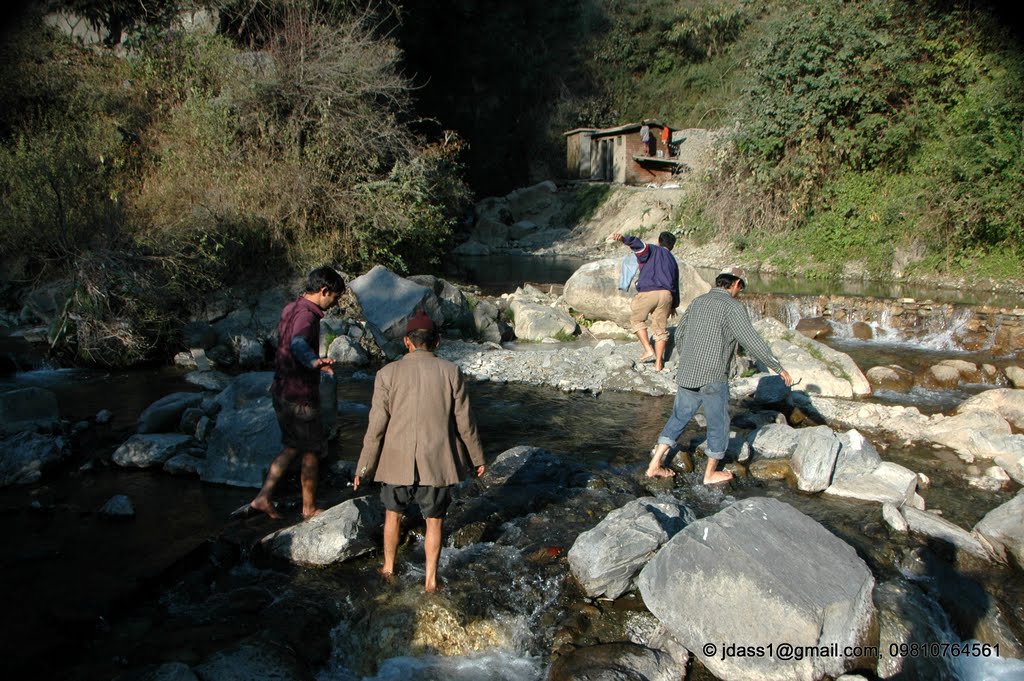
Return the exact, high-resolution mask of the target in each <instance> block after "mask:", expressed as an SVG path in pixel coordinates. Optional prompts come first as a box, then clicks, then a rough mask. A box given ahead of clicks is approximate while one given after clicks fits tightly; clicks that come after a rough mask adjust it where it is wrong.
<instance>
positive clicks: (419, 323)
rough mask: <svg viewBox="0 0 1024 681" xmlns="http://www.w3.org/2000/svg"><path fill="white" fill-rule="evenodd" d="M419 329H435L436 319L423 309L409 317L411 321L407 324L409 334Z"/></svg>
mask: <svg viewBox="0 0 1024 681" xmlns="http://www.w3.org/2000/svg"><path fill="white" fill-rule="evenodd" d="M417 329H426V330H427V331H433V330H434V321H433V320H432V319H431V318H430V317H428V316H427V313H426V312H424V311H423V310H417V311H416V314H414V315H413V316H411V317H409V321H408V323H407V324H406V325H405V332H406V333H407V334H409V333H412V332H413V331H416V330H417Z"/></svg>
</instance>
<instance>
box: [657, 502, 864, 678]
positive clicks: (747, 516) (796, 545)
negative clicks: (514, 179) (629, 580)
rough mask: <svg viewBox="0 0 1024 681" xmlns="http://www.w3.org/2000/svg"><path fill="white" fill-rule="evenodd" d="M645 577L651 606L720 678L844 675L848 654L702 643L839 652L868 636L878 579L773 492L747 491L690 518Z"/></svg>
mask: <svg viewBox="0 0 1024 681" xmlns="http://www.w3.org/2000/svg"><path fill="white" fill-rule="evenodd" d="M681 575H685V578H682V579H681V578H680V576H681ZM638 583H639V587H640V592H641V594H642V595H643V599H644V603H645V604H647V606H648V608H649V609H650V611H651V612H653V613H654V614H655V615H656V616H657V617H658V619H659V620H661V622H662V624H664V625H665V627H666V628H667V629H668V630H669V632H671V634H672V636H673V637H674V638H675V639H676V640H678V641H679V642H680V643H681V644H682V645H684V646H685V647H686V648H687V649H688V650H690V651H691V652H693V654H695V655H696V656H697V657H698V658H700V660H701V662H702V663H703V664H704V665H705V666H706V667H707V668H708V670H709V671H710V672H711V673H712V674H714V675H715V676H716V677H719V678H742V679H765V680H769V679H779V680H782V679H793V678H807V679H818V678H822V677H823V676H826V675H829V676H838V675H839V674H841V673H842V672H843V671H845V670H846V668H847V666H849V665H850V662H851V661H848V660H845V659H836V658H823V657H814V658H805V659H803V660H781V659H778V658H777V657H776V656H771V657H769V656H767V655H765V656H763V657H738V656H736V657H727V658H726V659H724V660H723V659H721V658H722V656H721V655H716V654H711V655H709V654H708V651H707V648H706V647H705V646H706V644H708V643H709V642H730V641H736V642H742V643H743V644H744V645H752V646H767V645H768V644H773V645H775V646H777V645H778V643H779V642H780V641H786V642H788V643H791V644H792V645H794V646H804V645H808V646H827V645H830V644H833V643H834V644H837V645H838V646H839V649H840V650H842V649H843V647H844V646H848V645H859V644H861V643H866V642H867V641H866V634H867V633H868V630H869V628H870V624H871V622H872V621H873V617H874V606H873V604H872V602H871V594H872V589H873V587H874V578H873V577H872V575H871V571H870V570H869V569H868V567H867V565H865V564H864V561H863V560H861V559H860V558H859V557H858V556H857V554H856V552H855V551H854V550H853V548H851V547H850V546H849V545H847V544H846V543H845V542H843V541H841V540H840V539H838V538H836V537H835V536H834V535H832V534H831V533H830V532H829V531H828V530H826V529H825V528H824V527H822V526H821V525H820V524H819V523H817V522H816V521H815V520H813V519H811V518H809V517H808V516H806V515H804V514H803V513H800V512H799V511H797V510H796V509H794V508H793V507H792V506H789V505H788V504H784V503H782V502H780V501H777V500H774V499H767V498H751V499H744V500H742V501H738V502H736V503H734V504H732V505H731V506H729V507H728V508H726V509H725V510H723V511H720V512H719V513H717V514H715V515H714V516H711V517H708V518H704V519H701V520H698V521H696V522H694V523H691V524H690V525H688V526H687V527H686V528H684V529H683V530H682V531H681V532H679V533H678V534H677V535H676V536H675V537H673V538H672V539H671V540H669V542H668V543H667V544H665V546H663V547H662V549H661V550H660V551H659V552H658V554H657V555H656V556H655V557H654V558H653V559H652V560H651V561H650V562H649V563H648V564H647V567H645V568H644V569H643V571H642V572H641V573H640V577H639V580H638ZM725 585H728V588H724V586H725ZM709 593H714V598H709V597H708V594H709Z"/></svg>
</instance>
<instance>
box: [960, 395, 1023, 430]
mask: <svg viewBox="0 0 1024 681" xmlns="http://www.w3.org/2000/svg"><path fill="white" fill-rule="evenodd" d="M972 411H977V412H982V413H986V412H988V413H991V412H994V413H996V414H999V415H1000V416H1002V417H1003V418H1004V419H1006V421H1007V423H1009V424H1010V425H1011V426H1012V427H1013V429H1014V430H1015V431H1017V432H1018V433H1020V432H1024V390H1014V389H1011V388H994V389H992V390H986V391H985V392H982V393H978V394H977V395H974V396H972V397H969V398H968V399H966V400H964V401H963V402H961V403H960V406H959V407H957V408H956V413H958V414H966V413H968V412H972Z"/></svg>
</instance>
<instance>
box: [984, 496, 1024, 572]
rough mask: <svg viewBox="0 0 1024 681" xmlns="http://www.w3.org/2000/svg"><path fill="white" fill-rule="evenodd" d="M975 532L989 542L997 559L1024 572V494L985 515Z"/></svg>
mask: <svg viewBox="0 0 1024 681" xmlns="http://www.w3.org/2000/svg"><path fill="white" fill-rule="evenodd" d="M974 532H975V533H976V534H978V535H980V536H981V537H982V538H984V539H985V541H986V542H988V544H989V546H990V547H991V548H992V550H993V553H994V555H995V556H996V558H998V559H999V560H1001V561H1004V562H1012V563H1013V564H1015V565H1016V566H1017V567H1018V568H1019V569H1022V570H1024V492H1018V493H1017V496H1015V497H1014V498H1013V499H1010V500H1009V501H1007V502H1006V503H1005V504H1002V505H1001V506H997V507H996V508H994V509H992V510H991V511H989V512H988V513H987V514H985V517H984V518H982V519H981V521H980V522H979V523H978V524H977V525H975V526H974Z"/></svg>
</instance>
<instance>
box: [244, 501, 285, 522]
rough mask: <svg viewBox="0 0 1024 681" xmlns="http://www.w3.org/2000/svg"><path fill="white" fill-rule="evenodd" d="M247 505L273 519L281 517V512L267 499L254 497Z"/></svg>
mask: <svg viewBox="0 0 1024 681" xmlns="http://www.w3.org/2000/svg"><path fill="white" fill-rule="evenodd" d="M249 505H250V506H252V508H253V509H255V510H257V511H260V512H261V513H266V514H267V515H268V516H270V517H271V518H273V519H274V520H280V519H281V514H280V513H278V512H277V509H276V508H275V507H274V504H273V503H272V502H271V501H269V500H267V499H262V498H260V497H256V498H255V499H253V500H252V501H251V502H249Z"/></svg>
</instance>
